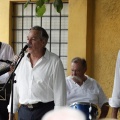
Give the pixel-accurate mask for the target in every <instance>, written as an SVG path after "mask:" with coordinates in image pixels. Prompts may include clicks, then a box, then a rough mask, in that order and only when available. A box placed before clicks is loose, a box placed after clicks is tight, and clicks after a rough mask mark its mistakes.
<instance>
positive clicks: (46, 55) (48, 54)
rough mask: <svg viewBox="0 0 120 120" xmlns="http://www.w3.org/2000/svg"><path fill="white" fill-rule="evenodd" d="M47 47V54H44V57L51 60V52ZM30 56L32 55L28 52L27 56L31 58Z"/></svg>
mask: <svg viewBox="0 0 120 120" xmlns="http://www.w3.org/2000/svg"><path fill="white" fill-rule="evenodd" d="M45 49H46V50H45V54H44V56H43V58H45V59H47V60H49V58H50V52H49V51H48V49H47V48H45ZM29 56H30V53H27V58H29Z"/></svg>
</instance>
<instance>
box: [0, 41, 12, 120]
mask: <svg viewBox="0 0 120 120" xmlns="http://www.w3.org/2000/svg"><path fill="white" fill-rule="evenodd" d="M13 57H14V52H13V49H12V47H11V46H10V45H8V44H6V43H3V42H0V60H12V59H13ZM7 66H10V65H8V64H7V63H4V62H0V69H2V68H6V67H7ZM9 76H10V72H7V73H5V74H3V75H1V76H0V89H2V87H3V86H4V84H5V83H6V82H7V80H8V78H9ZM9 86H10V85H9ZM9 86H6V87H7V89H6V90H4V91H0V120H8V110H7V105H8V103H9V96H10V89H9V88H8V87H9Z"/></svg>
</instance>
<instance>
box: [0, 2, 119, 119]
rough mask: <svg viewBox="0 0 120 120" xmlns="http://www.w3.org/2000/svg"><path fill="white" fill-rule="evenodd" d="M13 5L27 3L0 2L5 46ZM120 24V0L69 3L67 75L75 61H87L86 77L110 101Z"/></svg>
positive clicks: (0, 22) (0, 21) (1, 38)
mask: <svg viewBox="0 0 120 120" xmlns="http://www.w3.org/2000/svg"><path fill="white" fill-rule="evenodd" d="M10 1H14V2H15V1H27V0H1V1H0V8H1V10H0V40H1V41H4V42H6V43H10V40H11V39H12V38H11V24H10V23H11V22H10V17H9V15H10V14H11V13H10V12H9V11H11V9H10ZM119 20H120V0H69V21H68V22H69V24H68V25H69V28H68V74H69V73H70V61H71V59H72V58H73V57H75V56H80V57H84V58H86V60H87V63H88V71H87V74H88V75H90V76H91V77H94V78H95V79H96V80H97V81H98V82H99V83H100V85H101V86H102V88H103V90H104V92H105V93H106V95H107V97H108V98H109V97H111V93H112V87H113V79H114V70H115V63H116V57H117V53H118V50H119V49H120V47H119V46H120V40H119V39H120V34H119V31H120V22H119ZM108 117H110V113H109V115H108Z"/></svg>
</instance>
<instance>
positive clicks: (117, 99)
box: [109, 51, 120, 107]
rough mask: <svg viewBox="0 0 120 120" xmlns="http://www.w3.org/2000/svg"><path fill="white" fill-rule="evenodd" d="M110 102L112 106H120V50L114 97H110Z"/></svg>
mask: <svg viewBox="0 0 120 120" xmlns="http://www.w3.org/2000/svg"><path fill="white" fill-rule="evenodd" d="M109 104H110V106H111V107H120V51H119V52H118V57H117V61H116V68H115V76H114V86H113V92H112V97H111V98H110V99H109Z"/></svg>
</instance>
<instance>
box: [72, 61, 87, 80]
mask: <svg viewBox="0 0 120 120" xmlns="http://www.w3.org/2000/svg"><path fill="white" fill-rule="evenodd" d="M85 72H86V70H85V68H83V66H82V65H81V63H71V75H72V76H77V77H78V78H82V77H83V76H84V73H85Z"/></svg>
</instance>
